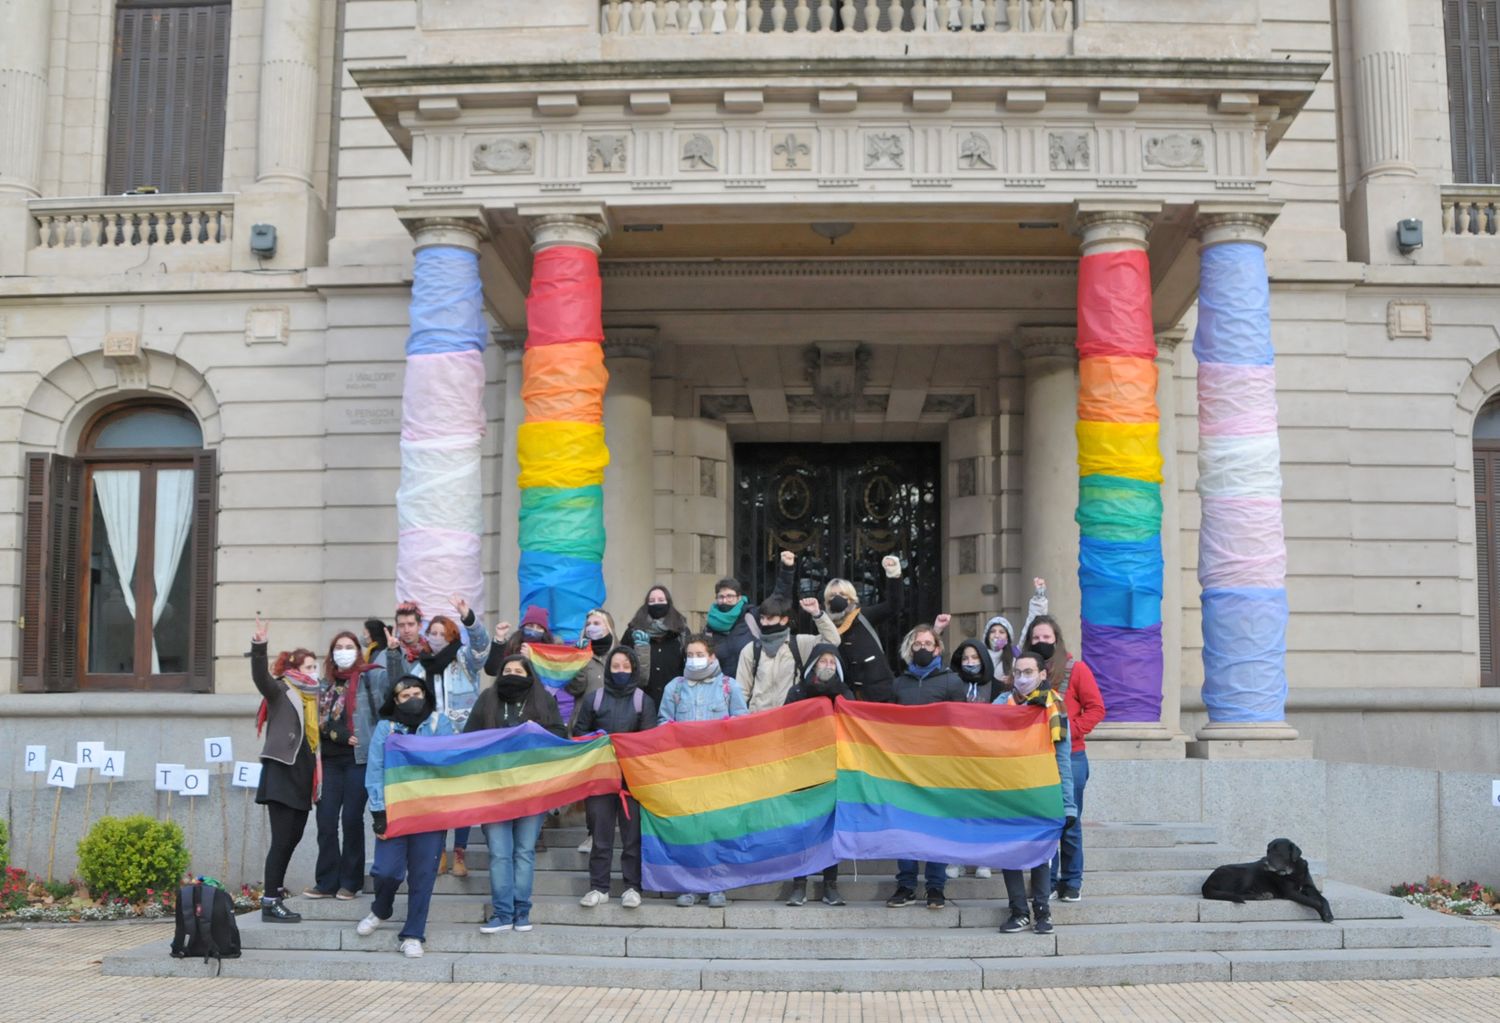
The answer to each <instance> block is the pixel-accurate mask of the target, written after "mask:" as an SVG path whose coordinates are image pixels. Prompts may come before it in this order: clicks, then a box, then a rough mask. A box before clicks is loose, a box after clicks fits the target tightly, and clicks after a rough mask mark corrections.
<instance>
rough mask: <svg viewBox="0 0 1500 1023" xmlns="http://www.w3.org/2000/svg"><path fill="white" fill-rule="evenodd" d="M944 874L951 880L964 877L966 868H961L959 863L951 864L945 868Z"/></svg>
mask: <svg viewBox="0 0 1500 1023" xmlns="http://www.w3.org/2000/svg"><path fill="white" fill-rule="evenodd" d="M943 873H944V874H947V875H948V877H949V878H955V877H963V876H964V868H963V867H960V866H959V865H958V864H957V863H950V864H948V865H947V866H946V867H944V868H943Z"/></svg>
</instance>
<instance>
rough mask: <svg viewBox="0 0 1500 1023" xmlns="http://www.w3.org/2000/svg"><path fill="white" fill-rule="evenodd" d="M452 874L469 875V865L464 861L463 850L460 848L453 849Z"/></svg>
mask: <svg viewBox="0 0 1500 1023" xmlns="http://www.w3.org/2000/svg"><path fill="white" fill-rule="evenodd" d="M453 876H454V877H468V876H469V865H468V864H467V863H465V862H464V850H462V849H454V850H453Z"/></svg>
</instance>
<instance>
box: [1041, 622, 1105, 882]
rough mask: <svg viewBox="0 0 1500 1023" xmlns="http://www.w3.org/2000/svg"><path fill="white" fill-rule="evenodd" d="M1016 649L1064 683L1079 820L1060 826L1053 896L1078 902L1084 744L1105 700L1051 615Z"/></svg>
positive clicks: (1086, 770)
mask: <svg viewBox="0 0 1500 1023" xmlns="http://www.w3.org/2000/svg"><path fill="white" fill-rule="evenodd" d="M1021 649H1022V650H1026V651H1030V652H1032V653H1035V654H1036V655H1037V656H1039V657H1040V658H1042V660H1044V661H1046V662H1047V677H1048V678H1052V679H1066V680H1067V681H1066V683H1065V685H1066V689H1065V690H1064V692H1063V696H1064V698H1065V700H1066V703H1067V708H1068V723H1069V727H1070V728H1071V729H1072V733H1073V801H1074V803H1075V804H1076V805H1077V806H1078V816H1077V817H1075V818H1073V823H1072V824H1071V825H1069V826H1067V827H1065V828H1063V833H1062V844H1061V846H1060V847H1059V849H1058V854H1057V856H1055V857H1054V858H1053V860H1052V897H1053V898H1055V899H1060V900H1062V901H1063V902H1077V901H1078V900H1079V899H1080V898H1081V897H1082V891H1083V787H1084V786H1085V785H1086V784H1088V780H1089V755H1088V751H1087V749H1086V747H1085V745H1084V740H1085V739H1086V738H1087V737H1088V734H1089V733H1090V732H1092V731H1093V730H1094V726H1095V725H1097V724H1098V723H1099V722H1101V721H1103V720H1104V699H1103V698H1102V697H1101V696H1100V695H1099V683H1098V682H1096V681H1094V673H1093V672H1092V671H1091V670H1089V666H1088V665H1087V664H1084V663H1083V661H1081V660H1078V659H1077V658H1075V657H1073V656H1072V655H1071V654H1069V653H1068V645H1067V643H1066V641H1064V639H1063V634H1062V630H1061V629H1060V628H1058V625H1057V619H1055V618H1053V617H1052V616H1051V615H1045V614H1044V615H1037V617H1035V618H1033V619H1032V620H1031V623H1030V624H1029V625H1027V627H1026V635H1025V636H1024V637H1023V639H1022V641H1021Z"/></svg>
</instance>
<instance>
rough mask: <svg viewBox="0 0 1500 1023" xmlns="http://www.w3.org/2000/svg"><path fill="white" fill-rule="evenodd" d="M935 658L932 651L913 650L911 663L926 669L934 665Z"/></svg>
mask: <svg viewBox="0 0 1500 1023" xmlns="http://www.w3.org/2000/svg"><path fill="white" fill-rule="evenodd" d="M934 656H935V655H934V654H933V652H932V651H931V650H913V651H912V652H911V663H913V664H915V665H916V666H917V667H919V668H925V667H927V666H928V665H929V664H931V663H932V658H933V657H934Z"/></svg>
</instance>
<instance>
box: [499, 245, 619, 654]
mask: <svg viewBox="0 0 1500 1023" xmlns="http://www.w3.org/2000/svg"><path fill="white" fill-rule="evenodd" d="M600 295H601V286H600V282H599V259H598V256H597V255H595V254H594V252H592V251H591V250H589V249H585V248H579V247H577V246H572V245H557V246H553V247H550V248H546V249H543V250H542V251H541V252H538V253H537V254H536V257H535V259H534V261H533V263H532V270H531V293H530V294H529V295H528V296H527V298H526V320H527V334H526V354H525V355H524V357H523V359H522V364H521V369H522V376H521V381H522V382H521V400H522V402H523V403H524V405H525V409H526V420H525V422H523V423H522V424H521V426H520V427H519V428H518V429H517V431H516V451H515V457H516V463H517V466H518V470H519V471H518V474H517V483H518V485H519V487H520V490H521V511H520V520H519V523H518V533H517V542H518V543H519V545H520V549H521V560H520V569H519V571H518V575H519V576H520V589H521V606H522V607H526V606H528V605H533V604H534V605H536V606H538V607H543V608H546V609H547V613H548V615H549V617H550V619H551V627H552V631H553V633H554V634H556V635H557V636H559V637H560V638H565V639H572V638H574V637H576V636H577V635H578V633H579V631H580V630H582V628H583V620H584V617H585V616H586V615H587V614H588V612H589V611H590V610H592V609H593V608H596V607H603V606H604V570H603V568H602V562H603V560H604V487H603V484H604V467H605V466H606V465H608V464H609V449H608V448H606V447H605V445H604V389H605V386H606V385H607V384H608V382H609V373H608V372H607V371H606V370H605V368H604V349H603V347H602V345H601V342H602V341H603V340H604V327H603V323H602V320H601V313H600Z"/></svg>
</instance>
